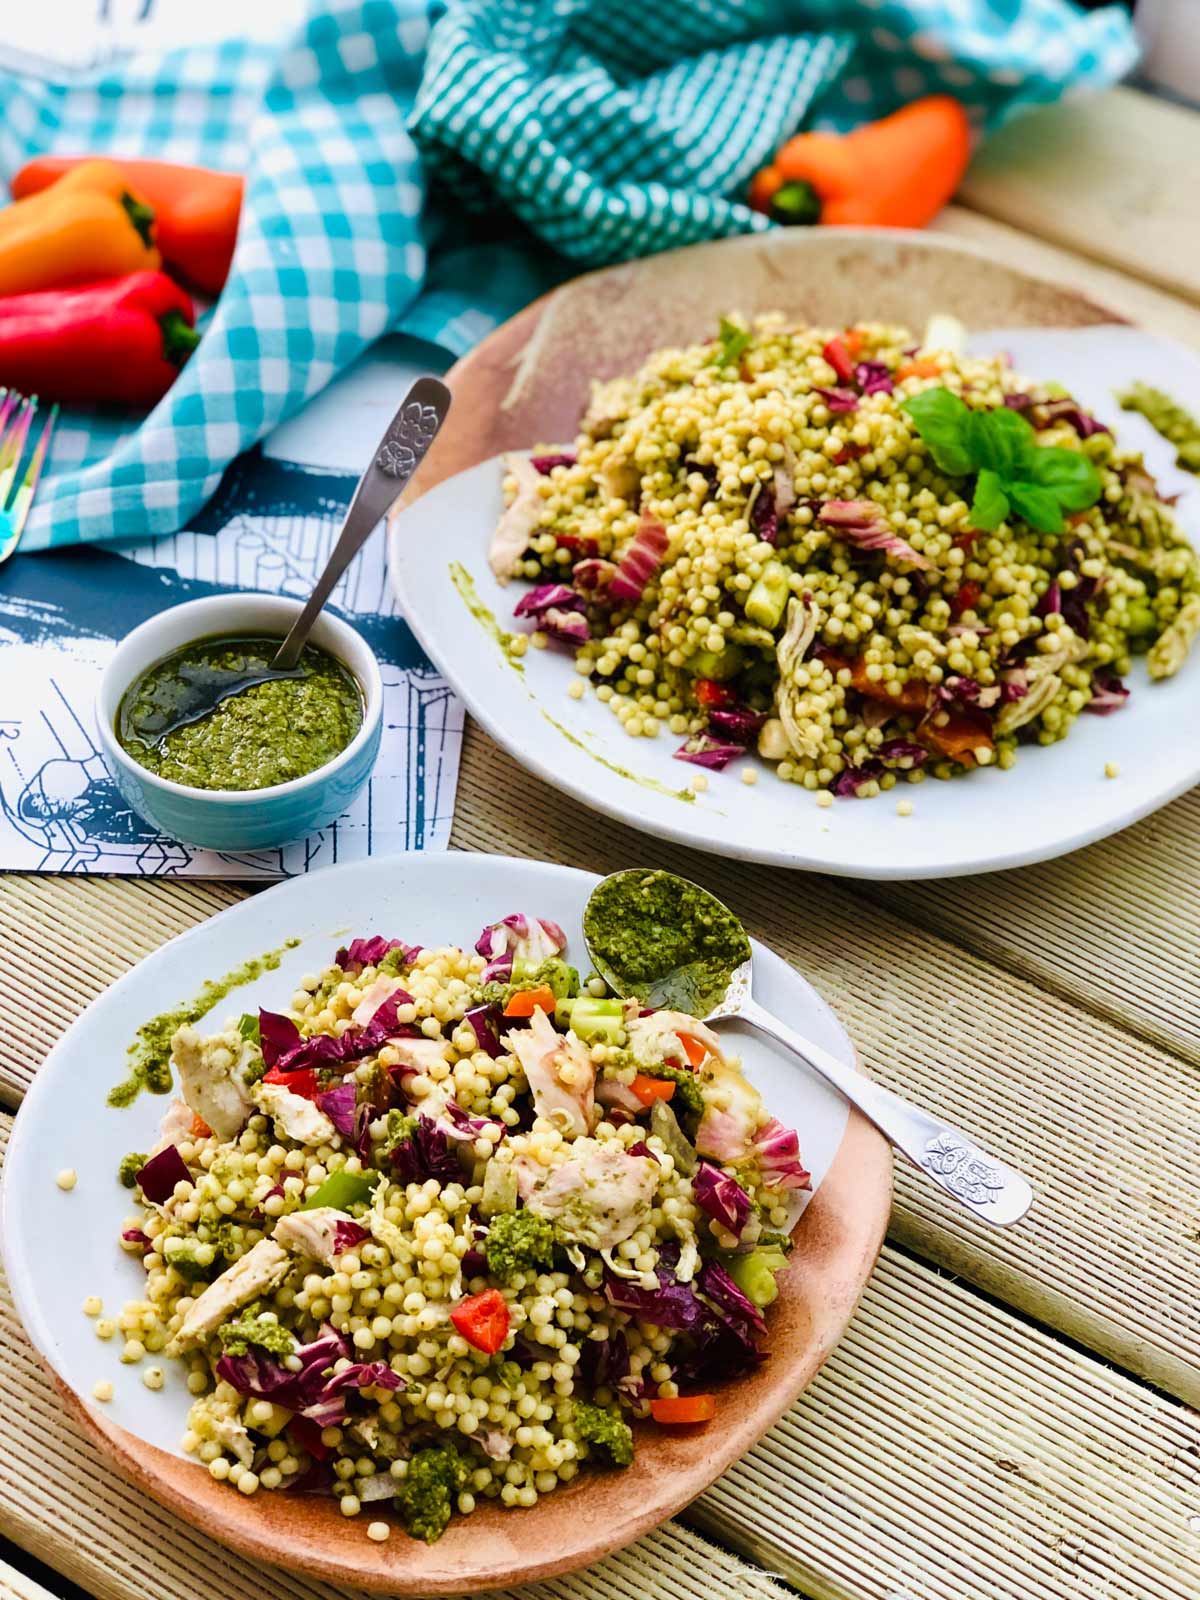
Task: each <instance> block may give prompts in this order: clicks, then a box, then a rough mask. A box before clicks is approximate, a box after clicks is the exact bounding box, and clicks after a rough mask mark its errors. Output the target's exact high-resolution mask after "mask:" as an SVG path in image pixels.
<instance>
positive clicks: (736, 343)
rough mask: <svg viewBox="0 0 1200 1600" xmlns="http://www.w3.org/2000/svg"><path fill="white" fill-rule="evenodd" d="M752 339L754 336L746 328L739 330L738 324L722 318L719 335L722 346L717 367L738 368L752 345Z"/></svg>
mask: <svg viewBox="0 0 1200 1600" xmlns="http://www.w3.org/2000/svg"><path fill="white" fill-rule="evenodd" d="M751 337H752V335H751V334H749V333H748V332H747V331H746V329H745V328H739V327H738V325H737V323H736V322H730V320H729V318H728V317H722V318H721V323H720V329H719V331H718V334H717V338H718V340H719V342H720V346H721V349H720V352H719V354H718V356H717V365H718V366H719V367H733V366H736V365H737V363H738V362H739V361H740V360H741V358H742V355H743V353H744V352H745V350H746V348H747V347H748V345H749V344H750V340H751Z"/></svg>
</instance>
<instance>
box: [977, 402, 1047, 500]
mask: <svg viewBox="0 0 1200 1600" xmlns="http://www.w3.org/2000/svg"><path fill="white" fill-rule="evenodd" d="M967 438H968V442H969V445H970V449H971V454H972V456H973V457H974V459H975V465H976V466H977V467H979V468H980V469H981V470H982V469H983V468H984V467H990V468H991V470H992V471H993V472H997V473H999V474H1000V476H1001V478H1003V479H1004V480H1005V482H1007V483H1012V482H1014V481H1015V480H1016V479H1019V478H1020V479H1028V478H1030V477H1031V473H1030V471H1029V467H1030V464H1031V462H1032V461H1033V459H1034V457H1035V456H1036V455H1037V454H1038V450H1037V435H1036V434H1035V433H1034V431H1033V428H1032V427H1031V426H1030V424H1029V423H1028V422H1026V420H1025V418H1024V417H1021V416H1018V415H1017V413H1016V412H1015V411H1010V410H1008V408H1007V407H1005V406H998V407H997V408H996V409H995V410H994V411H972V412H971V414H970V423H969V432H968V435H967Z"/></svg>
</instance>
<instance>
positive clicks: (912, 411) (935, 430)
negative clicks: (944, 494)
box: [901, 387, 976, 478]
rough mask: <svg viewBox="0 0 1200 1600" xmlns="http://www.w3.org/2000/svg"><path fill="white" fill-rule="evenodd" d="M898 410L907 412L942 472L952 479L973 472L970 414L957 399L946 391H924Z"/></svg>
mask: <svg viewBox="0 0 1200 1600" xmlns="http://www.w3.org/2000/svg"><path fill="white" fill-rule="evenodd" d="M901 410H902V411H907V412H908V414H909V416H910V417H911V418H912V420H913V423H914V425H915V426H916V430H917V432H918V433H919V434H920V436H921V438H922V439H923V440H924V441H925V443H926V444H927V445H928V446H929V453H930V455H931V456H932V457H933V459H934V461H935V462H936V463H937V465H938V466H939V467H940V468H941V470H942V471H943V472H945V473H948V474H949V475H950V476H951V477H955V478H962V477H965V476H966V474H967V473H968V472H974V470H975V466H976V462H975V457H974V454H973V452H972V450H971V444H970V438H969V432H968V430H969V428H970V423H971V412H970V409H969V408H968V407H967V405H966V403H965V402H964V401H962V400H960V399H959V397H958V395H956V394H951V392H950V390H949V389H946V388H940V387H939V388H936V389H923V390H922V391H921V393H920V394H914V395H912V396H910V397H909V399H907V400H905V401H904V402H903V403H902V405H901Z"/></svg>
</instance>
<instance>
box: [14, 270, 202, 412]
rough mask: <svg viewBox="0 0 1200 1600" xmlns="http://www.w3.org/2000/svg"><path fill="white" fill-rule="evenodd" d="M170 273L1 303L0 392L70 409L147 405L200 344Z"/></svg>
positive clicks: (147, 274)
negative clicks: (3, 389)
mask: <svg viewBox="0 0 1200 1600" xmlns="http://www.w3.org/2000/svg"><path fill="white" fill-rule="evenodd" d="M194 321H195V315H194V312H193V309H192V301H191V297H190V296H189V295H188V294H187V293H186V292H185V291H184V290H183V289H181V288H180V287H179V285H178V284H176V283H172V282H171V280H170V278H168V277H167V275H166V273H165V272H132V273H130V274H129V275H128V277H124V278H104V279H102V280H101V281H100V282H98V283H85V284H80V285H78V286H77V287H74V288H70V289H45V290H41V291H39V292H38V293H36V294H14V295H7V296H4V297H2V298H0V386H3V387H6V388H10V389H17V390H19V391H20V392H21V393H23V394H36V395H37V396H38V397H39V399H42V400H60V401H64V402H66V403H67V404H73V405H97V404H104V403H106V402H107V403H110V404H114V405H126V406H139V407H148V406H152V405H154V404H156V403H157V401H159V400H161V399H162V397H163V395H164V394H166V392H167V390H168V389H169V388H170V387H171V385H172V384H173V383H174V382H175V379H176V377H177V376H178V375H179V369H180V367H182V366H183V364H184V362H185V361H186V360H187V358H188V357H189V356H190V355H191V353H192V351H193V350H194V349H195V348H196V345H197V344H198V343H199V340H200V335H199V334H198V333H197V332H196V329H195V327H194V326H193V323H194Z"/></svg>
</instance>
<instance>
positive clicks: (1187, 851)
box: [866, 790, 1200, 1095]
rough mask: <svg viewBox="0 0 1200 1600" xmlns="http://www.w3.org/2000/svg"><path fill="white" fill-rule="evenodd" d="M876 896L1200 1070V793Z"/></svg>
mask: <svg viewBox="0 0 1200 1600" xmlns="http://www.w3.org/2000/svg"><path fill="white" fill-rule="evenodd" d="M866 893H867V894H868V896H869V898H871V899H874V900H877V901H878V902H879V903H880V904H882V905H886V906H888V907H890V908H891V909H892V910H894V911H896V912H897V913H899V914H900V915H902V916H904V917H906V918H909V919H910V920H912V921H914V922H918V923H920V924H921V925H922V926H924V927H927V928H930V929H932V930H933V931H934V932H936V933H938V934H939V935H941V936H942V937H943V938H946V939H952V940H954V941H955V942H956V943H959V944H962V945H964V946H965V947H966V948H968V949H971V950H974V951H977V952H979V953H980V954H982V955H985V956H986V957H987V958H988V959H989V960H990V961H992V962H994V963H996V964H997V965H999V966H1001V967H1004V968H1005V969H1007V970H1008V971H1011V972H1016V973H1020V974H1022V975H1023V976H1025V977H1028V978H1031V979H1032V980H1033V981H1034V982H1036V983H1038V984H1040V985H1041V986H1042V987H1043V988H1045V989H1048V990H1051V991H1053V992H1054V993H1056V994H1060V995H1063V996H1065V997H1066V998H1067V999H1069V1000H1071V1001H1072V1002H1074V1003H1075V1004H1077V1005H1081V1006H1086V1007H1088V1008H1089V1009H1090V1010H1092V1011H1095V1012H1096V1013H1097V1014H1098V1015H1101V1016H1104V1017H1106V1018H1108V1019H1109V1020H1110V1021H1112V1022H1114V1023H1115V1024H1117V1025H1118V1026H1119V1027H1121V1028H1124V1029H1127V1030H1128V1031H1129V1032H1130V1033H1133V1034H1136V1035H1138V1036H1139V1037H1140V1038H1142V1039H1145V1040H1149V1041H1151V1042H1153V1043H1154V1044H1157V1045H1160V1046H1162V1047H1163V1048H1164V1049H1167V1050H1170V1051H1172V1052H1174V1053H1175V1054H1176V1055H1178V1056H1181V1057H1182V1058H1183V1059H1184V1060H1185V1061H1187V1062H1189V1063H1190V1064H1191V1065H1192V1066H1200V961H1198V959H1197V958H1198V956H1200V792H1197V791H1195V790H1193V791H1192V793H1191V794H1188V795H1185V796H1184V797H1183V798H1182V799H1180V800H1177V801H1175V803H1174V804H1173V805H1171V806H1168V807H1167V808H1166V809H1165V810H1163V811H1160V812H1158V813H1156V814H1155V815H1154V816H1152V817H1147V818H1146V819H1145V821H1143V822H1139V823H1137V824H1136V825H1135V826H1134V827H1132V828H1130V829H1128V830H1127V831H1126V832H1125V833H1123V834H1119V835H1118V836H1117V837H1115V838H1112V839H1107V840H1105V841H1104V842H1103V843H1101V844H1098V845H1093V846H1092V848H1091V849H1090V850H1081V851H1079V852H1078V853H1077V854H1075V855H1070V856H1064V857H1063V859H1062V860H1061V861H1050V862H1044V863H1042V864H1041V865H1040V866H1037V867H1024V868H1022V869H1020V870H1019V871H1016V872H997V873H993V874H990V875H989V876H987V877H986V878H973V879H967V878H956V879H946V880H944V881H942V882H940V883H920V884H886V885H884V884H875V885H872V886H871V887H870V888H869V889H867V891H866ZM1184 1082H1185V1083H1186V1084H1189V1085H1190V1087H1191V1092H1192V1094H1193V1095H1194V1093H1195V1088H1196V1077H1195V1073H1194V1072H1193V1073H1189V1074H1187V1075H1186V1077H1185V1079H1184Z"/></svg>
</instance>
